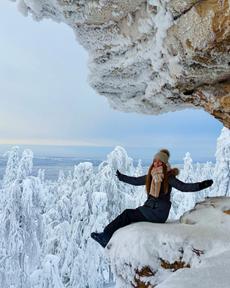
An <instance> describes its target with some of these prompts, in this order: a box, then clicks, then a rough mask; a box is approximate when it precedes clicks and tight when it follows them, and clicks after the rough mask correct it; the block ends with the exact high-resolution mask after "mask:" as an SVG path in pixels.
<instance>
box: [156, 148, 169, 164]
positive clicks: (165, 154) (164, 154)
mask: <svg viewBox="0 0 230 288" xmlns="http://www.w3.org/2000/svg"><path fill="white" fill-rule="evenodd" d="M169 156H170V153H169V151H168V150H167V149H162V150H160V151H159V152H158V153H156V154H155V155H154V158H153V159H154V160H155V159H159V160H161V161H162V162H163V163H165V164H168V160H169Z"/></svg>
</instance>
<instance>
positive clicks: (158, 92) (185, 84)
mask: <svg viewBox="0 0 230 288" xmlns="http://www.w3.org/2000/svg"><path fill="white" fill-rule="evenodd" d="M17 2H18V7H19V9H20V11H21V12H22V13H24V15H28V13H30V14H32V15H33V17H34V18H35V19H36V20H41V19H42V18H52V19H53V20H55V21H58V22H60V21H61V22H64V23H66V24H67V25H69V26H70V27H71V28H72V29H73V30H74V32H75V34H76V36H77V37H76V38H77V40H78V41H79V42H80V43H81V44H82V45H83V46H84V47H85V49H87V50H88V52H89V56H90V61H89V68H90V77H89V81H90V84H91V86H92V87H94V88H95V90H96V91H97V92H98V93H99V94H101V95H104V96H106V97H107V99H108V101H109V103H110V105H111V106H112V107H113V108H115V109H119V110H122V111H130V112H134V111H135V112H139V113H146V114H159V113H163V112H168V111H176V110H180V109H184V108H188V107H192V108H202V109H204V110H205V111H207V112H208V113H210V114H211V115H213V116H214V117H215V118H217V119H218V120H220V121H221V122H222V123H223V124H224V126H226V127H228V128H230V56H229V52H230V0H205V1H204V0H203V1H202V0H184V1H181V0H171V1H169V0H167V1H160V0H147V1H144V0H122V1H121V0H91V1H86V0H19V1H17Z"/></svg>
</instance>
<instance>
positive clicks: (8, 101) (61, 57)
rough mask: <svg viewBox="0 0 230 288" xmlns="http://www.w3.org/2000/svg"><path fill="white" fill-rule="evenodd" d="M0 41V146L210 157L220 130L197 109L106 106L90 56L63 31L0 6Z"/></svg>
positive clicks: (64, 28) (62, 27)
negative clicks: (92, 78)
mask: <svg viewBox="0 0 230 288" xmlns="http://www.w3.org/2000/svg"><path fill="white" fill-rule="evenodd" d="M0 39H1V45H0V95H1V105H0V144H5V143H10V144H22V143H23V144H38V145H41V144H46V145H47V144H48V145H91V146H94V145H96V146H111V147H114V146H116V145H121V146H124V147H125V148H126V149H127V150H128V149H129V147H140V148H143V149H144V147H146V148H147V147H149V148H150V147H151V148H152V149H153V153H154V152H155V150H156V149H158V148H160V147H167V148H169V149H170V150H171V151H172V157H174V158H176V159H179V158H182V157H183V156H184V154H185V152H187V151H190V152H191V154H192V156H193V157H194V159H201V160H202V159H208V158H213V157H214V153H215V147H216V138H217V137H218V136H219V134H220V131H221V128H222V124H221V123H219V122H218V121H217V120H215V119H214V118H212V117H211V116H210V115H209V114H207V113H205V112H203V111H201V110H192V109H191V110H183V111H179V112H173V113H166V114H163V115H160V116H153V115H141V114H136V113H124V112H119V111H116V110H113V109H112V108H110V106H109V104H108V102H107V100H106V98H105V97H103V96H100V95H98V94H97V93H96V92H95V91H94V90H93V89H92V88H91V87H90V86H89V85H88V83H87V75H88V68H87V52H86V51H85V50H84V49H83V48H82V47H81V46H80V45H79V44H78V43H77V42H76V40H75V36H74V33H73V31H72V30H71V29H70V28H69V27H68V26H66V25H64V24H58V23H55V22H52V21H49V20H45V21H44V20H43V21H41V22H35V21H33V20H32V18H31V17H23V16H22V15H21V14H20V13H19V12H18V10H17V8H16V4H15V3H12V2H10V1H6V2H3V1H1V2H0ZM146 151H147V150H146ZM63 153H64V152H63Z"/></svg>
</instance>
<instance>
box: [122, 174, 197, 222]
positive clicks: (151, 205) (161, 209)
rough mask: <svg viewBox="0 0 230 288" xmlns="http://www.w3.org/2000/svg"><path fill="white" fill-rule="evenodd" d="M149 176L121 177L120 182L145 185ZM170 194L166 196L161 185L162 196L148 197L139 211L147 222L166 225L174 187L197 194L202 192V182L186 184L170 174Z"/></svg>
mask: <svg viewBox="0 0 230 288" xmlns="http://www.w3.org/2000/svg"><path fill="white" fill-rule="evenodd" d="M146 177H147V175H143V176H140V177H132V176H127V175H124V174H121V175H120V178H119V179H120V180H121V181H123V182H125V183H128V184H131V185H135V186H141V185H145V182H146ZM168 183H169V186H168V189H169V190H168V193H167V194H165V193H164V191H163V185H161V190H160V195H159V197H158V198H154V197H153V196H151V195H148V199H147V200H146V201H145V203H144V205H143V206H140V207H138V208H137V209H138V210H139V211H140V212H141V213H142V214H143V215H144V216H145V218H146V220H148V221H150V222H155V223H164V222H165V221H166V220H167V218H168V215H169V211H170V208H171V201H170V194H171V191H172V187H174V188H175V189H177V190H180V191H182V192H195V191H199V190H201V188H200V185H199V184H200V182H196V183H184V182H182V181H180V180H179V179H177V178H176V177H175V175H173V174H170V175H169V177H168Z"/></svg>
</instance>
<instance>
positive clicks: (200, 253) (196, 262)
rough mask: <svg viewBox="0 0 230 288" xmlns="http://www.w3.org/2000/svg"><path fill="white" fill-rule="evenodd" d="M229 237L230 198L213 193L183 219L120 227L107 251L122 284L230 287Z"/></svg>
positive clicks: (119, 285)
mask: <svg viewBox="0 0 230 288" xmlns="http://www.w3.org/2000/svg"><path fill="white" fill-rule="evenodd" d="M229 237H230V198H229V197H212V198H206V200H205V201H203V202H200V203H198V204H196V206H195V208H194V209H192V210H190V211H189V212H187V213H185V214H184V215H183V216H182V217H181V218H180V220H179V221H172V222H166V223H165V224H158V223H148V222H144V223H143V222H142V223H134V224H131V225H128V226H126V227H123V228H121V229H119V230H118V231H116V232H115V233H114V235H113V237H112V239H111V240H110V242H109V243H108V245H107V248H106V254H107V256H108V258H109V260H110V262H111V264H112V268H113V271H114V273H115V275H116V278H117V279H116V283H117V287H155V285H157V287H159V288H166V287H167V288H169V287H170V288H174V287H175V288H180V287H181V288H182V287H183V288H184V287H186V288H190V287H191V288H192V287H199V288H206V287H212V288H220V287H221V288H227V287H229V283H230V275H229V269H228V268H229V265H230V258H229V256H230V243H229Z"/></svg>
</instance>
